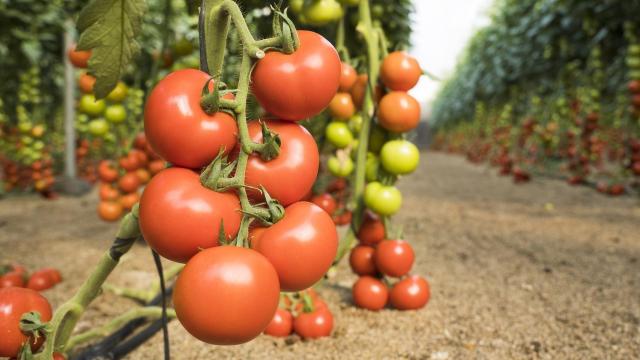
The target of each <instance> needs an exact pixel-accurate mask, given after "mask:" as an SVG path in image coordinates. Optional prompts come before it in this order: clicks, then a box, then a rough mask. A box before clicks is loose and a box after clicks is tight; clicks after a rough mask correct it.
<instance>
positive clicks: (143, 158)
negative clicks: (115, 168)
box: [128, 149, 149, 168]
mask: <svg viewBox="0 0 640 360" xmlns="http://www.w3.org/2000/svg"><path fill="white" fill-rule="evenodd" d="M128 156H130V157H134V158H135V159H136V160H137V163H138V168H140V167H144V166H147V164H148V163H149V157H148V156H147V154H146V153H145V152H144V151H142V150H138V149H131V151H130V152H129V155H128Z"/></svg>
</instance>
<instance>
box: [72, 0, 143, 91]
mask: <svg viewBox="0 0 640 360" xmlns="http://www.w3.org/2000/svg"><path fill="white" fill-rule="evenodd" d="M145 10H146V4H145V2H144V0H92V1H91V2H90V3H89V4H88V5H87V6H86V7H85V8H84V9H83V10H82V12H80V16H79V18H78V31H79V32H80V40H79V41H78V49H80V50H92V51H93V53H92V55H91V58H90V59H89V71H90V72H91V73H92V74H93V75H94V76H95V77H96V83H95V86H94V88H93V89H94V92H95V94H96V97H97V98H104V97H105V96H107V95H108V94H109V92H111V90H113V88H114V87H115V86H116V84H117V83H118V81H119V80H120V77H121V75H122V73H123V72H124V71H125V69H126V67H127V65H128V64H129V62H130V61H131V59H132V58H133V57H134V56H135V55H136V54H137V53H138V52H139V51H140V45H139V44H138V42H137V41H136V40H135V37H136V36H137V35H138V34H139V33H140V32H141V29H142V16H143V15H144V12H145Z"/></svg>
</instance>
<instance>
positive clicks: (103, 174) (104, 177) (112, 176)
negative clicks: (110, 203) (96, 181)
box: [98, 160, 118, 183]
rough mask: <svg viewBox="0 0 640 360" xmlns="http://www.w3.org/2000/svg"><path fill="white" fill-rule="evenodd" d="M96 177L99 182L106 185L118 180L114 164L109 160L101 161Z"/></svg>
mask: <svg viewBox="0 0 640 360" xmlns="http://www.w3.org/2000/svg"><path fill="white" fill-rule="evenodd" d="M98 176H99V177H100V180H101V181H103V182H106V183H111V182H114V181H116V180H118V170H117V169H116V167H115V164H114V163H113V161H111V160H102V161H100V164H99V165H98Z"/></svg>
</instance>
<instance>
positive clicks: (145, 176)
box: [136, 169, 151, 184]
mask: <svg viewBox="0 0 640 360" xmlns="http://www.w3.org/2000/svg"><path fill="white" fill-rule="evenodd" d="M136 176H137V177H138V179H139V180H140V183H141V184H146V183H148V182H149V180H151V173H149V171H148V170H147V169H138V170H136Z"/></svg>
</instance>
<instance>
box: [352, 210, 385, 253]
mask: <svg viewBox="0 0 640 360" xmlns="http://www.w3.org/2000/svg"><path fill="white" fill-rule="evenodd" d="M384 234H385V229H384V223H383V222H382V221H381V220H380V218H378V217H377V216H376V215H374V214H371V213H369V212H367V213H366V214H365V218H364V220H363V221H362V225H360V229H359V230H358V240H360V243H362V244H365V245H374V246H375V245H377V244H378V243H379V242H381V241H382V240H384Z"/></svg>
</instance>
